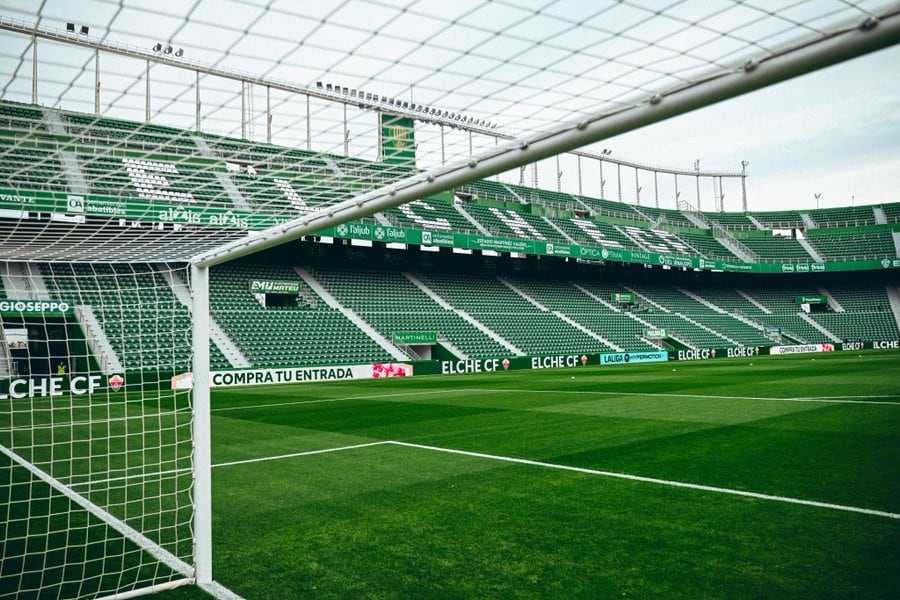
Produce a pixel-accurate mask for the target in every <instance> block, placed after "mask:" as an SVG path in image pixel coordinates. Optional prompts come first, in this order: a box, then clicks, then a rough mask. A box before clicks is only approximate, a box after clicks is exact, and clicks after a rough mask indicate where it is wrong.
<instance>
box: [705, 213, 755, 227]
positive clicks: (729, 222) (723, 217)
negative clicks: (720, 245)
mask: <svg viewBox="0 0 900 600" xmlns="http://www.w3.org/2000/svg"><path fill="white" fill-rule="evenodd" d="M703 216H704V217H706V218H707V219H709V220H710V221H712V222H714V223H717V224H718V225H721V226H722V227H724V228H725V229H733V230H756V229H759V227H757V226H756V224H755V223H754V222H753V221H751V220H750V219H749V217H747V215H745V214H743V213H703Z"/></svg>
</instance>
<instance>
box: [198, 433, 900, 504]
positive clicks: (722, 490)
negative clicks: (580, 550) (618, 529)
mask: <svg viewBox="0 0 900 600" xmlns="http://www.w3.org/2000/svg"><path fill="white" fill-rule="evenodd" d="M372 446H402V447H404V448H414V449H418V450H430V451H433V452H443V453H445V454H456V455H460V456H470V457H473V458H483V459H487V460H496V461H500V462H507V463H514V464H520V465H528V466H532V467H542V468H545V469H556V470H560V471H571V472H575V473H584V474H587V475H597V476H601V477H612V478H615V479H625V480H628V481H638V482H641V483H653V484H656V485H665V486H669V487H677V488H685V489H691V490H699V491H703V492H713V493H717V494H728V495H731V496H744V497H746V498H756V499H757V500H770V501H774V502H784V503H787V504H798V505H802V506H813V507H816V508H828V509H831V510H839V511H844V512H852V513H858V514H864V515H870V516H876V517H885V518H888V519H900V513H892V512H887V511H883V510H874V509H871V508H861V507H858V506H848V505H845V504H833V503H830V502H819V501H818V500H804V499H802V498H791V497H790V496H775V495H773V494H763V493H759V492H749V491H745V490H736V489H732V488H723V487H716V486H711V485H702V484H699V483H688V482H684V481H673V480H670V479H657V478H655V477H644V476H642V475H631V474H629V473H617V472H614V471H601V470H598V469H588V468H586V467H574V466H570V465H560V464H556V463H548V462H541V461H537V460H529V459H526V458H515V457H511V456H500V455H497V454H485V453H483V452H470V451H468V450H457V449H454V448H442V447H440V446H428V445H425V444H413V443H411V442H398V441H393V440H389V441H383V442H369V443H366V444H356V445H353V446H341V447H338V448H326V449H323V450H310V451H307V452H295V453H293V454H282V455H279V456H269V457H261V458H250V459H246V460H237V461H233V462H227V463H219V464H216V465H213V467H228V466H232V465H243V464H248V463H256V462H263V461H269V460H280V459H282V458H296V457H300V456H311V455H314V454H326V453H329V452H341V451H343V450H354V449H357V448H369V447H372Z"/></svg>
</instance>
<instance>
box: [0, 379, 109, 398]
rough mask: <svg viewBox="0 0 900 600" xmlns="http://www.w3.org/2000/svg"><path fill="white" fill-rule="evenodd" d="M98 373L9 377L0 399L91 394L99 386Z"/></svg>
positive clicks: (0, 393)
mask: <svg viewBox="0 0 900 600" xmlns="http://www.w3.org/2000/svg"><path fill="white" fill-rule="evenodd" d="M100 379H101V377H100V375H90V376H84V375H78V376H76V377H71V378H66V377H32V378H29V379H24V378H22V379H11V380H9V385H8V387H7V390H6V392H0V400H9V399H14V400H19V399H22V398H44V397H47V396H51V397H52V396H62V395H63V394H73V395H76V396H81V395H83V394H93V393H94V392H95V391H96V390H97V388H99V387H100Z"/></svg>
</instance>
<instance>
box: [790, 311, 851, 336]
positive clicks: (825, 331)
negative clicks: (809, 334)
mask: <svg viewBox="0 0 900 600" xmlns="http://www.w3.org/2000/svg"><path fill="white" fill-rule="evenodd" d="M797 316H799V317H800V318H801V319H803V320H804V321H806V322H807V323H809V324H810V325H812V326H813V327H814V328H815V329H818V330H819V331H820V332H821V333H822V335H824V336H825V337H827V338H828V339H829V340H831V341H832V342H840V341H841V338H839V337H838V336H836V335H835V334H833V333H832V332H831V331H829V330H828V329H826V328H825V326H824V325H822V324H821V323H819V322H818V321H816V320H815V319H813V318H812V317H810V316H809V315H808V314H806V313H805V312H802V311H801V312H798V313H797Z"/></svg>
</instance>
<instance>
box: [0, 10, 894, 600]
mask: <svg viewBox="0 0 900 600" xmlns="http://www.w3.org/2000/svg"><path fill="white" fill-rule="evenodd" d="M93 4H97V5H98V6H99V5H100V4H102V3H93ZM93 4H92V6H93ZM124 4H125V5H128V4H129V3H124ZM326 4H327V6H328V12H327V13H322V14H320V15H315V16H313V15H308V14H303V15H299V14H294V13H291V12H290V9H284V8H283V7H282V6H281V3H274V2H269V3H262V5H257V4H255V3H240V2H237V3H230V5H231V6H232V9H233V10H235V11H238V12H240V13H241V14H240V15H239V17H240V21H241V22H244V23H247V25H246V28H245V27H244V26H242V27H241V28H240V31H238V30H235V29H234V28H231V27H230V25H228V23H229V22H230V19H229V18H224V17H223V15H222V14H220V13H221V11H222V9H221V8H220V5H221V3H217V2H212V1H206V0H201V1H200V2H198V3H196V6H194V5H192V6H193V8H190V9H188V8H187V7H175V6H174V5H173V6H172V7H167V10H171V11H173V12H172V14H168V13H166V14H163V13H162V12H161V9H153V8H149V9H148V8H146V7H144V8H141V9H140V10H135V9H134V8H133V7H131V6H122V7H119V6H117V7H116V10H110V11H106V10H99V9H96V7H95V9H96V11H95V12H96V14H95V12H90V11H87V9H86V11H87V12H86V14H88V13H89V15H88V16H90V18H91V19H93V20H91V21H90V22H89V23H87V24H85V25H82V24H80V23H67V24H66V27H65V28H63V27H62V26H60V27H56V26H54V25H52V23H55V22H57V21H59V22H60V24H61V23H64V22H65V19H66V18H67V17H66V15H64V14H58V13H54V12H53V11H56V10H58V8H54V7H55V6H56V5H55V4H52V3H50V4H46V5H45V4H41V8H38V9H37V10H36V12H35V11H32V10H31V9H26V8H15V7H11V8H8V9H7V13H8V14H5V15H0V39H3V48H4V49H3V51H0V76H2V77H3V79H4V81H5V82H6V83H5V84H4V86H3V88H2V99H0V257H2V258H0V325H2V327H0V535H2V540H3V543H2V549H0V594H6V593H7V592H8V591H12V594H13V597H22V598H32V597H33V598H89V597H90V598H94V597H106V596H110V597H119V598H123V597H129V596H132V595H138V594H143V593H147V592H152V591H158V590H162V589H166V588H170V587H176V586H179V585H182V584H185V583H192V582H197V583H200V584H201V585H202V586H204V587H205V588H206V589H208V590H212V591H213V592H214V593H215V594H216V595H218V596H223V597H228V596H229V594H230V593H229V592H228V591H227V590H224V589H221V588H217V587H216V586H215V584H214V582H213V581H212V558H211V547H212V531H211V492H210V489H211V488H210V471H211V461H210V441H209V440H210V406H209V403H210V383H209V373H210V371H211V370H216V369H227V368H243V367H246V366H248V365H247V364H244V365H239V364H237V363H236V362H234V361H233V358H232V357H231V356H226V354H225V352H224V351H223V350H221V348H222V347H225V346H226V345H225V344H223V345H222V346H220V344H219V342H218V341H215V342H211V341H210V336H211V335H212V334H214V333H215V331H214V330H215V327H214V324H213V323H211V322H210V290H209V271H210V269H211V268H213V267H214V266H215V265H218V264H222V263H224V262H228V261H231V260H234V259H236V258H238V257H240V256H243V255H247V254H250V253H254V252H257V251H260V250H262V249H265V248H268V247H274V246H278V245H282V244H285V243H287V242H290V241H293V240H297V239H298V238H300V237H302V236H307V235H309V236H314V235H316V232H320V231H323V230H325V229H326V228H330V227H335V226H338V225H339V224H343V223H346V222H348V221H350V220H354V219H369V220H368V221H367V223H368V224H377V225H380V226H383V227H385V228H388V227H391V226H392V225H396V223H395V222H394V221H392V220H391V217H390V215H388V214H386V212H385V211H388V210H389V209H391V208H394V207H397V206H400V205H401V204H403V203H407V202H411V201H414V200H416V199H419V198H426V197H428V196H429V195H432V194H441V193H445V192H447V191H450V190H454V189H459V188H460V186H463V185H466V184H469V183H472V182H475V181H478V182H480V183H481V184H482V185H481V186H474V187H473V188H472V189H473V190H474V191H472V192H471V193H485V194H489V193H490V189H491V188H490V185H487V184H490V183H494V182H492V181H486V180H487V179H488V178H491V177H495V176H498V175H501V174H507V175H508V174H509V173H512V174H513V176H514V177H516V178H519V179H520V182H524V181H521V179H522V178H523V177H524V170H522V171H520V169H525V168H527V167H532V169H533V179H532V181H533V182H534V183H535V187H537V181H538V167H537V165H538V163H543V168H544V169H545V170H546V167H547V166H548V164H549V166H550V167H551V168H552V169H553V174H552V176H551V178H550V181H555V182H557V188H558V191H560V190H561V180H562V176H563V171H564V170H565V171H568V172H570V173H573V172H576V168H575V165H576V164H577V165H578V167H577V172H578V173H579V182H580V179H581V174H580V173H581V172H580V164H581V163H580V161H581V159H582V158H586V157H587V155H585V156H581V155H579V156H577V157H576V156H571V155H567V153H570V152H572V151H574V150H576V149H578V148H582V147H584V146H585V145H590V144H592V143H595V142H599V141H601V140H603V139H605V138H607V137H609V136H613V135H616V134H618V133H623V132H625V131H629V130H631V129H635V128H638V127H642V126H644V125H648V124H651V123H654V122H656V121H659V120H662V119H665V118H668V117H670V116H673V115H677V114H680V113H683V112H686V111H689V110H693V109H695V108H698V107H700V106H703V105H706V104H709V103H712V102H716V101H719V100H722V99H725V98H728V97H732V96H735V95H738V94H742V93H745V92H748V91H751V90H753V89H757V88H760V87H763V86H766V85H770V84H772V83H775V82H778V81H781V80H784V79H786V78H789V77H793V76H796V75H798V74H801V73H804V72H807V71H810V70H813V69H817V68H821V67H823V66H827V65H829V64H833V63H835V62H839V61H841V60H846V59H849V58H852V57H855V56H858V55H861V54H864V53H866V52H871V51H873V50H877V49H879V48H883V47H886V46H888V45H891V44H895V43H897V41H898V39H900V35H898V31H900V28H898V26H897V20H898V18H900V17H898V16H897V14H896V8H895V7H890V8H889V9H884V10H883V11H882V13H878V12H876V8H877V6H876V8H872V6H875V5H880V3H877V2H847V3H842V4H841V6H840V7H838V8H835V9H834V10H833V12H832V13H829V14H827V15H825V16H821V15H807V16H806V17H804V14H800V13H797V12H796V11H794V10H792V9H793V8H795V5H794V3H789V4H788V5H785V6H783V7H781V8H779V9H777V10H775V9H769V8H761V9H756V8H751V7H750V6H749V5H751V4H754V3H742V4H737V5H735V6H733V7H732V6H730V5H729V3H724V4H723V7H719V8H717V9H715V10H711V11H706V9H705V8H704V10H703V11H700V12H696V10H695V8H690V9H688V7H689V6H693V5H692V4H691V3H686V2H685V3H682V2H675V3H672V4H671V6H669V7H667V8H666V9H664V10H656V9H647V8H646V7H645V6H643V4H645V3H641V2H609V3H606V2H603V3H596V4H597V6H596V7H595V6H594V5H595V3H576V2H572V3H569V2H563V1H556V2H553V1H551V2H547V3H544V4H546V6H543V7H542V8H541V9H540V10H534V9H533V8H532V7H530V5H531V4H532V3H527V2H510V3H493V2H487V1H479V0H476V1H475V2H472V3H469V4H470V5H471V6H469V8H468V9H466V10H469V12H470V13H471V14H466V15H464V14H456V13H453V14H451V13H452V11H457V10H459V11H462V10H464V9H463V8H461V7H456V5H454V4H453V3H437V2H433V3H420V2H418V1H412V0H409V1H406V2H399V3H395V4H396V5H392V6H387V5H385V6H380V5H379V7H377V11H375V12H376V13H377V14H373V15H371V19H369V20H361V19H363V18H364V17H365V16H366V15H364V14H363V13H365V11H361V10H356V9H357V8H358V5H361V4H363V3H351V2H338V3H335V4H334V6H332V4H330V3H323V4H322V7H325V6H326ZM23 6H24V5H23ZM467 6H468V5H467ZM320 8H321V7H315V8H314V7H312V6H308V7H306V6H305V8H304V10H309V11H313V10H320ZM239 9H240V10H239ZM732 9H734V10H732ZM373 10H374V9H373ZM178 11H182V12H178ZM584 11H588V12H589V14H588V13H585V14H582V13H584ZM802 12H803V11H801V13H802ZM135 13H137V14H135ZM695 13H696V14H695ZM701 13H702V14H701ZM748 13H752V14H748ZM807 17H808V18H807ZM85 18H88V17H87V16H86V17H85ZM120 19H121V21H120ZM410 19H411V20H410ZM804 19H806V20H807V21H810V22H813V21H814V25H804V22H803V21H804ZM213 21H214V22H215V23H216V25H215V26H213V25H211V24H210V23H211V22H213ZM136 23H140V24H141V26H140V27H137V26H136V25H135V24H136ZM198 23H199V26H198V25H197V24H198ZM485 23H488V24H489V26H488V27H485V26H484V24H485ZM491 23H496V26H495V25H490V24H491ZM611 23H612V24H614V25H610V24H611ZM152 25H160V27H165V28H168V29H166V32H167V33H166V34H160V36H164V35H176V34H179V33H180V34H182V35H185V36H187V35H189V34H191V32H193V33H192V35H194V36H196V37H195V38H194V41H195V42H196V44H195V45H194V46H193V47H188V48H187V49H184V48H180V47H178V46H177V45H174V46H173V45H172V43H171V42H166V43H163V41H162V39H163V38H162V37H161V38H160V39H158V40H157V39H149V38H143V37H142V38H141V39H140V40H139V41H140V44H141V46H140V47H138V46H135V45H134V44H131V43H125V42H122V41H121V38H122V37H124V36H125V34H126V33H127V34H128V35H131V34H132V32H134V30H135V29H136V28H138V29H144V30H147V31H150V30H152V29H153V27H152ZM216 27H219V28H220V30H221V31H220V30H218V29H216ZM269 27H275V29H274V30H270V29H268V28H269ZM285 28H288V29H287V31H285ZM98 29H99V30H101V35H100V36H98V35H96V34H97V30H98ZM307 30H308V31H307ZM300 31H307V33H306V34H304V37H303V39H302V43H298V40H297V38H296V36H297V32H300ZM123 32H124V33H123ZM217 32H219V33H221V32H224V33H222V34H221V35H219V34H218V33H217ZM785 32H787V33H785ZM147 35H150V34H147ZM153 35H155V34H153ZM279 35H281V36H282V37H279ZM285 36H286V37H285ZM243 38H246V40H245V41H236V40H238V39H241V40H243ZM597 40H600V42H599V43H600V44H601V45H600V46H599V47H597ZM245 42H246V43H245ZM242 46H246V47H250V48H254V53H255V52H256V49H257V48H259V47H263V46H265V47H266V48H270V47H271V48H272V49H273V51H274V52H275V55H277V56H280V57H281V58H272V59H271V60H269V61H268V62H267V61H265V60H262V59H260V57H258V56H255V57H252V58H250V59H248V57H247V56H245V54H244V53H245V52H246V50H241V47H242ZM294 48H297V49H298V50H297V52H300V55H299V56H295V54H294ZM192 52H196V53H197V55H198V56H199V57H200V58H198V59H197V60H196V61H194V59H193V58H192V57H191V53H192ZM309 52H314V53H315V56H316V57H317V59H318V60H320V61H321V62H322V65H324V66H322V67H321V68H317V69H312V68H311V67H310V66H309V65H310V60H309V58H308V54H305V53H309ZM387 52H390V53H391V54H386V53H387ZM275 55H273V56H275ZM407 59H408V60H407ZM231 60H235V61H237V66H233V65H234V64H235V63H231V62H229V61H231ZM423 65H424V66H423ZM594 67H597V69H596V70H593V69H594ZM248 70H249V71H248ZM260 71H264V72H265V74H264V75H249V74H248V72H257V73H258V72H260ZM101 74H102V76H101ZM342 77H343V78H347V79H351V80H353V81H355V82H356V83H353V84H352V85H351V84H349V83H348V84H345V83H344V81H339V80H341V78H342ZM320 80H321V81H320ZM296 81H302V83H295V82H296ZM410 81H415V82H416V83H417V87H416V93H417V94H421V96H416V98H415V99H413V98H412V97H409V98H407V94H409V95H410V96H411V92H410V90H409V89H408V86H409V82H410ZM398 82H399V83H398ZM382 85H384V87H383V88H381V89H379V86H382ZM376 92H377V93H376ZM423 97H424V98H425V99H424V100H423ZM60 105H63V106H62V107H60ZM273 123H276V124H279V125H278V126H276V127H274V128H273ZM366 128H368V131H367V130H366ZM560 155H563V156H564V158H563V162H562V163H561V162H560V159H559V156H560ZM359 157H363V158H359ZM554 159H555V160H554ZM597 160H599V161H601V162H600V164H601V165H602V161H607V162H608V161H613V162H614V159H611V158H609V157H608V156H607V155H606V154H605V153H603V154H602V155H600V156H599V158H598V159H597ZM565 161H569V162H568V163H566V162H565ZM622 164H625V163H620V166H621V165H622ZM567 165H568V166H567ZM633 168H635V174H636V173H637V170H636V169H637V167H633ZM601 169H602V166H601ZM696 175H697V178H698V181H699V177H700V173H699V167H698V171H697V174H696ZM600 177H601V180H602V170H601V171H600ZM636 177H637V175H636ZM545 180H546V176H545ZM498 185H499V183H498ZM579 186H580V183H579ZM551 187H552V186H551ZM635 187H636V188H637V189H638V191H639V188H640V185H639V183H638V182H637V181H635ZM698 189H699V183H698ZM620 190H621V187H620ZM601 191H602V182H601ZM601 193H602V192H601ZM579 194H580V191H579ZM620 195H621V191H620ZM560 197H561V198H563V199H565V196H564V195H563V194H562V192H561V191H560ZM698 197H699V191H698ZM451 201H452V198H451ZM523 202H525V199H523ZM419 221H422V219H419ZM422 239H423V241H424V237H423V238H422ZM216 335H217V334H216ZM249 366H252V365H249ZM261 568H263V567H261Z"/></svg>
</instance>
